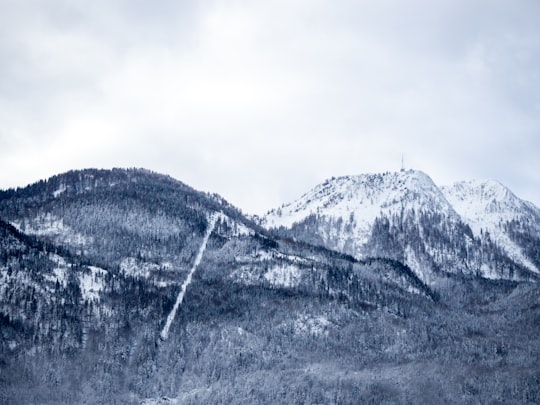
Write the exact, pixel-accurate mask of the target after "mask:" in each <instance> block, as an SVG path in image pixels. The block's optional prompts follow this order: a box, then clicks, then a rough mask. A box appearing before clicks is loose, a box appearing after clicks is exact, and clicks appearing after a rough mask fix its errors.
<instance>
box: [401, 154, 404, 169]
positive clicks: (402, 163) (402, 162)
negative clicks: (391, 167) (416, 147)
mask: <svg viewBox="0 0 540 405" xmlns="http://www.w3.org/2000/svg"><path fill="white" fill-rule="evenodd" d="M401 171H402V172H404V171H405V163H404V161H403V153H402V154H401Z"/></svg>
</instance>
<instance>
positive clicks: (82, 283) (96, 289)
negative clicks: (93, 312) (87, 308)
mask: <svg viewBox="0 0 540 405" xmlns="http://www.w3.org/2000/svg"><path fill="white" fill-rule="evenodd" d="M88 268H89V269H90V274H80V275H79V287H80V288H81V294H82V297H83V300H84V301H99V299H100V292H101V291H103V287H104V284H103V277H104V276H105V274H107V270H104V269H101V268H99V267H94V266H89V267H88Z"/></svg>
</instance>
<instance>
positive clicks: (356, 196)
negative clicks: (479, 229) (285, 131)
mask: <svg viewBox="0 0 540 405" xmlns="http://www.w3.org/2000/svg"><path fill="white" fill-rule="evenodd" d="M429 207H431V208H433V209H437V210H439V211H443V212H447V213H448V212H450V211H452V210H451V207H450V206H449V204H448V203H447V202H446V200H445V198H444V196H443V195H442V193H441V192H440V190H439V189H438V187H437V186H436V185H435V183H434V182H433V180H432V179H431V178H430V177H429V176H428V175H427V174H425V173H424V172H422V171H417V170H402V171H399V172H385V173H368V174H360V175H354V176H341V177H332V178H331V179H328V180H326V181H324V182H323V183H321V184H319V185H317V186H315V187H314V188H313V189H311V190H310V191H308V192H307V193H306V194H304V195H303V196H301V197H300V198H299V199H297V200H295V201H294V202H292V203H290V204H286V205H283V206H282V207H280V208H278V209H275V210H272V211H270V212H268V213H267V215H266V217H265V219H264V220H263V222H264V224H265V225H266V226H268V227H280V226H284V227H290V226H292V225H293V224H294V223H298V222H300V221H302V220H304V219H305V218H307V217H309V216H310V215H322V216H329V217H334V218H340V217H346V218H348V216H349V214H350V212H351V211H354V214H355V216H358V218H357V219H359V220H360V221H361V222H363V221H367V222H372V221H373V220H374V219H375V217H377V216H378V215H379V214H380V213H381V212H386V213H388V214H390V215H391V214H394V213H399V212H401V211H402V210H404V209H406V210H417V211H421V210H424V209H426V208H429Z"/></svg>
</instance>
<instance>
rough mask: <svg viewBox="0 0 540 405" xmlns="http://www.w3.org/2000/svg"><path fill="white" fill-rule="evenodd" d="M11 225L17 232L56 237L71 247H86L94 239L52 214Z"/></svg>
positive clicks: (14, 222)
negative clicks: (78, 231)
mask: <svg viewBox="0 0 540 405" xmlns="http://www.w3.org/2000/svg"><path fill="white" fill-rule="evenodd" d="M11 224H12V225H13V226H14V227H15V228H17V230H19V231H21V232H24V233H27V234H29V235H35V236H49V237H54V238H56V239H58V240H59V242H61V243H65V244H68V245H71V246H85V245H87V244H89V243H91V241H92V239H91V238H88V237H86V236H84V235H81V234H79V233H77V232H75V231H73V229H71V228H70V227H69V226H67V225H66V224H64V220H63V219H62V218H58V217H55V216H54V215H52V214H51V213H46V214H41V215H38V216H36V217H34V218H31V219H26V220H24V221H22V222H21V221H13V222H11Z"/></svg>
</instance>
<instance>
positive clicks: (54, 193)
mask: <svg viewBox="0 0 540 405" xmlns="http://www.w3.org/2000/svg"><path fill="white" fill-rule="evenodd" d="M66 190H67V187H66V185H65V184H62V185H61V186H60V187H58V189H57V190H56V191H53V196H54V198H58V196H59V195H60V194H62V193H64V192H65V191H66Z"/></svg>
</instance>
